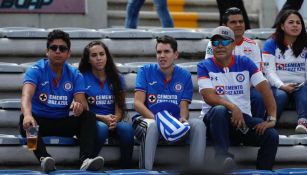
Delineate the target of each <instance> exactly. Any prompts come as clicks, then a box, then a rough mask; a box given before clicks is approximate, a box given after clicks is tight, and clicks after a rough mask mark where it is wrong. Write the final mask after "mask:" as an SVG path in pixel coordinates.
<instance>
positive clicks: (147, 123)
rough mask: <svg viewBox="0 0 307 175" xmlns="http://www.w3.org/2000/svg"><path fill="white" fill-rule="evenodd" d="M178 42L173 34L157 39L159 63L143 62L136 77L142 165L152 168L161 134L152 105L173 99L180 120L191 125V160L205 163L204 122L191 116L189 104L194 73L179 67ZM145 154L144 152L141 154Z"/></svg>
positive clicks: (195, 162)
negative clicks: (192, 74) (177, 62)
mask: <svg viewBox="0 0 307 175" xmlns="http://www.w3.org/2000/svg"><path fill="white" fill-rule="evenodd" d="M178 55H179V53H178V51H177V41H176V40H175V39H174V38H172V37H170V36H163V37H159V38H157V44H156V58H157V64H149V65H144V66H143V67H142V68H140V69H139V70H138V73H137V78H136V87H135V96H134V106H135V110H136V111H137V112H138V113H139V114H140V115H141V117H140V118H138V119H136V120H134V123H133V126H134V127H135V130H136V137H137V138H138V139H139V140H141V142H142V143H141V146H144V148H143V149H141V151H145V152H141V154H140V155H141V156H140V166H141V167H140V168H146V169H152V167H153V163H154V157H155V151H156V147H157V144H158V141H159V137H161V134H160V132H159V130H158V127H157V124H156V121H155V119H154V112H153V111H151V110H150V108H151V107H152V106H154V105H156V104H159V103H160V102H161V103H162V102H170V103H173V104H175V105H176V107H179V108H178V110H179V114H180V117H179V121H180V122H181V123H185V122H188V124H189V125H190V131H189V133H188V134H189V139H190V163H191V165H193V166H197V165H201V166H202V165H203V159H204V150H205V146H206V142H205V125H204V123H203V122H202V121H201V120H199V119H189V104H190V102H191V100H192V95H193V84H192V79H191V74H190V73H189V72H188V71H186V70H184V69H182V68H180V67H178V66H176V65H175V64H174V61H175V60H176V59H177V58H178ZM142 155H144V156H143V157H142Z"/></svg>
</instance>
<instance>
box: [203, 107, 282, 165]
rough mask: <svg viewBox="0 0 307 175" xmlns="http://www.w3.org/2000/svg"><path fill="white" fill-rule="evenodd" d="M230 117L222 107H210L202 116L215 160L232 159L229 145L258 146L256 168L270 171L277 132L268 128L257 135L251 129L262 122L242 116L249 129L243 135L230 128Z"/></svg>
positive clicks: (274, 154) (276, 144)
mask: <svg viewBox="0 0 307 175" xmlns="http://www.w3.org/2000/svg"><path fill="white" fill-rule="evenodd" d="M230 117H231V114H230V113H229V111H228V109H227V108H226V107H224V106H222V105H218V106H214V107H212V108H211V109H210V110H209V112H208V113H207V114H206V115H205V116H204V119H203V120H204V122H205V124H206V126H207V128H208V133H209V137H210V138H211V140H212V141H213V144H214V148H215V156H216V159H217V160H218V161H223V160H224V159H225V158H226V157H233V155H232V154H231V153H229V152H228V148H229V146H230V144H231V143H243V144H244V145H251V146H260V149H259V151H258V156H257V164H256V168H257V169H263V170H272V168H273V165H274V161H275V156H276V152H277V147H278V143H279V136H278V133H277V131H276V130H275V129H274V128H268V129H266V130H265V132H264V134H263V135H258V134H256V132H255V130H254V129H253V128H254V126H255V125H257V124H258V123H261V122H263V120H262V119H260V118H253V117H251V116H248V115H246V114H243V117H244V121H245V123H246V125H247V127H249V131H248V132H247V133H246V134H243V133H241V131H239V130H237V129H236V128H235V127H233V126H232V124H231V121H230Z"/></svg>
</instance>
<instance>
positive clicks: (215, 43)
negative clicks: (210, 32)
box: [211, 40, 233, 47]
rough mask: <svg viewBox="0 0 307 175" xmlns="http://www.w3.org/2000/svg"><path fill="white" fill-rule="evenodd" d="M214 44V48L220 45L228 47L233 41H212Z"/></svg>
mask: <svg viewBox="0 0 307 175" xmlns="http://www.w3.org/2000/svg"><path fill="white" fill-rule="evenodd" d="M211 42H212V46H214V47H217V46H219V45H220V44H221V45H222V46H228V45H229V44H231V43H232V42H233V41H232V40H215V41H211Z"/></svg>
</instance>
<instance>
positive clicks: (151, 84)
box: [148, 81, 157, 86]
mask: <svg viewBox="0 0 307 175" xmlns="http://www.w3.org/2000/svg"><path fill="white" fill-rule="evenodd" d="M156 83H157V81H153V82H149V83H148V84H149V85H150V86H153V85H155V84H156Z"/></svg>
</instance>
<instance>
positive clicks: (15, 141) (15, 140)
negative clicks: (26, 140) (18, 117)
mask: <svg viewBox="0 0 307 175" xmlns="http://www.w3.org/2000/svg"><path fill="white" fill-rule="evenodd" d="M21 144H22V143H21V140H20V137H18V136H15V135H7V134H0V145H1V146H3V145H21Z"/></svg>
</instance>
